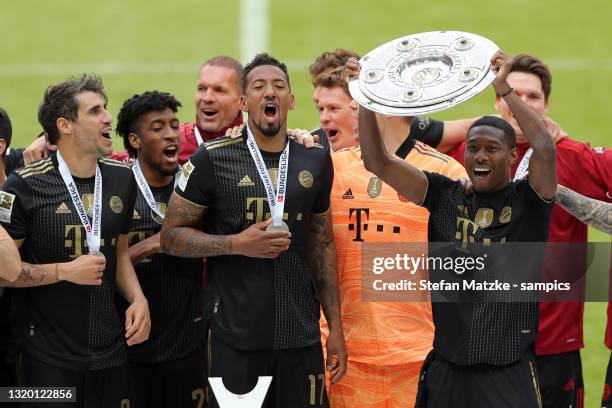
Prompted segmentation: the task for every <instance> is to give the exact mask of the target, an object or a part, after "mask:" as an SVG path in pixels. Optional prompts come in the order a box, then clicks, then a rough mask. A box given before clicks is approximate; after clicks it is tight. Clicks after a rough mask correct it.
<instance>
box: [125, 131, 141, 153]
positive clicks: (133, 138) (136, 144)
mask: <svg viewBox="0 0 612 408" xmlns="http://www.w3.org/2000/svg"><path fill="white" fill-rule="evenodd" d="M128 140H129V141H130V145H131V146H132V147H133V148H134V149H136V150H138V149H140V136H138V135H137V134H136V133H130V134H129V135H128Z"/></svg>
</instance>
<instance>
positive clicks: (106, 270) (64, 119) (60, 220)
mask: <svg viewBox="0 0 612 408" xmlns="http://www.w3.org/2000/svg"><path fill="white" fill-rule="evenodd" d="M38 118H39V122H40V123H41V125H42V126H43V128H44V129H45V131H46V132H47V134H48V137H49V139H50V140H51V141H52V142H53V143H55V144H57V146H58V151H57V153H56V154H52V155H51V156H49V157H47V158H46V159H43V160H41V161H38V162H36V163H34V164H31V165H29V166H26V167H24V168H23V169H21V170H19V171H17V172H14V173H12V174H11V175H10V176H9V178H8V180H7V181H6V184H5V185H4V188H3V189H4V191H3V192H2V197H3V202H4V204H3V206H4V207H3V208H4V209H5V217H4V218H3V219H2V221H3V224H4V227H5V228H6V230H7V231H8V232H9V234H10V235H11V237H12V238H13V240H14V241H15V242H16V244H17V246H19V247H20V248H21V254H22V256H23V261H24V263H22V268H21V273H20V275H19V278H18V279H17V280H16V281H15V282H12V283H8V282H1V284H3V285H6V284H8V285H10V286H16V287H21V288H24V289H20V290H16V291H14V298H13V300H14V301H15V302H16V308H17V309H18V310H19V313H20V315H19V316H18V317H17V318H16V319H15V320H14V322H15V325H16V326H17V327H16V331H17V332H18V333H20V334H21V338H20V339H19V341H20V342H21V346H22V353H21V355H20V356H19V361H18V375H17V378H18V381H19V385H21V386H56V387H74V386H76V389H77V390H76V399H77V403H78V404H77V405H75V406H117V407H119V406H121V405H122V404H126V401H127V403H128V404H129V401H130V400H132V396H131V393H132V389H131V387H130V384H131V380H130V378H131V377H130V373H129V370H128V367H127V361H126V352H125V343H126V341H127V344H128V345H134V344H138V343H140V342H142V341H144V340H146V339H147V337H148V335H149V329H150V321H149V309H148V305H147V300H146V299H145V297H144V295H143V293H142V291H141V289H140V285H139V284H138V280H137V278H136V274H135V273H134V268H133V267H132V263H131V262H130V257H129V253H128V235H127V234H128V232H129V225H130V223H131V218H132V214H133V211H134V210H133V209H134V200H135V197H136V191H137V190H136V189H137V186H136V183H135V181H134V177H133V175H132V173H131V171H130V169H128V168H126V167H125V166H124V165H122V164H120V163H118V162H115V161H113V160H110V159H106V158H103V156H105V155H107V154H108V153H110V151H111V148H112V141H111V138H110V134H111V131H112V128H111V123H112V117H111V115H110V114H109V113H108V112H107V110H106V95H105V93H104V89H103V87H102V82H101V81H100V79H99V78H97V77H95V76H90V75H83V76H82V77H80V78H73V79H69V80H67V81H65V82H62V83H60V84H57V85H51V86H49V87H48V88H47V90H46V91H45V94H44V99H43V102H42V103H41V105H40V108H39V111H38ZM116 289H119V291H120V293H121V294H122V295H123V297H124V298H125V299H126V300H127V301H128V302H129V303H130V306H129V307H128V309H127V310H126V312H125V318H124V319H123V320H122V319H121V317H120V316H119V314H118V313H117V310H116V308H115V306H114V296H115V292H116Z"/></svg>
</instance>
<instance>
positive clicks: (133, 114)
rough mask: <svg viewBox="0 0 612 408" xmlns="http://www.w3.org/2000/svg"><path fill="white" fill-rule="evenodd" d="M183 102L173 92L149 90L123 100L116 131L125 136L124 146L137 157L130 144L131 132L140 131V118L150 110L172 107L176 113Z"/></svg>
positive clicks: (156, 110) (162, 109) (159, 110)
mask: <svg viewBox="0 0 612 408" xmlns="http://www.w3.org/2000/svg"><path fill="white" fill-rule="evenodd" d="M181 106H182V105H181V103H180V102H179V101H178V100H177V99H176V98H175V97H174V96H172V95H171V94H169V93H167V92H159V91H147V92H144V93H142V94H140V95H134V96H132V97H131V98H130V99H128V100H126V101H125V102H123V106H122V107H121V109H120V110H119V113H118V114H117V127H116V129H115V132H116V133H117V134H118V135H119V136H121V137H122V138H123V146H124V147H125V150H127V152H128V154H129V155H130V156H131V157H136V155H137V152H136V149H134V148H133V147H132V145H131V144H130V133H139V132H140V128H139V126H140V118H141V117H142V116H143V115H145V114H147V113H149V112H161V111H164V110H166V108H170V109H171V110H172V112H174V113H176V112H177V111H178V108H179V107H181Z"/></svg>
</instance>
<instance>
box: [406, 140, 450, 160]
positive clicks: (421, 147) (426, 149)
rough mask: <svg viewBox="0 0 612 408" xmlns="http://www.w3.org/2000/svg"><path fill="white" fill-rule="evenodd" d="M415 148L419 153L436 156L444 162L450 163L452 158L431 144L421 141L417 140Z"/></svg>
mask: <svg viewBox="0 0 612 408" xmlns="http://www.w3.org/2000/svg"><path fill="white" fill-rule="evenodd" d="M414 149H415V150H416V151H417V152H418V153H420V154H423V155H425V156H430V157H434V158H436V159H440V160H442V161H443V162H444V163H448V162H449V161H450V158H449V157H448V156H446V155H444V154H442V153H440V152H439V151H437V150H436V149H434V148H432V147H431V146H428V145H426V144H423V143H420V142H418V141H417V143H415V144H414Z"/></svg>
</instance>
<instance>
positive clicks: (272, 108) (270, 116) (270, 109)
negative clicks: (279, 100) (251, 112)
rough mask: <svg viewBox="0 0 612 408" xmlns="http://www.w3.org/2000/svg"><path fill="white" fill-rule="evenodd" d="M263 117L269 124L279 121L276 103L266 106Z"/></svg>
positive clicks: (268, 103) (269, 103)
mask: <svg viewBox="0 0 612 408" xmlns="http://www.w3.org/2000/svg"><path fill="white" fill-rule="evenodd" d="M263 116H264V118H265V120H266V122H267V123H268V124H273V123H276V121H277V120H278V106H277V105H276V104H275V103H274V102H266V103H265V104H264V110H263Z"/></svg>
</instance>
